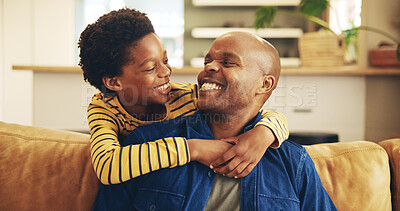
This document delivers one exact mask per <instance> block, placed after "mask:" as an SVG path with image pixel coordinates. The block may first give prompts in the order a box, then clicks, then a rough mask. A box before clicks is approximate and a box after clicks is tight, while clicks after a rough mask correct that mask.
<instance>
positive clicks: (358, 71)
mask: <svg viewBox="0 0 400 211" xmlns="http://www.w3.org/2000/svg"><path fill="white" fill-rule="evenodd" d="M12 69H13V70H31V71H34V72H51V73H80V74H82V70H81V68H80V67H61V66H23V65H14V66H12ZM201 70H202V68H194V67H183V68H181V69H177V68H174V69H173V74H182V75H185V74H198V73H199V72H200V71H201ZM282 75H304V76H400V68H395V67H392V68H376V67H367V68H360V67H357V66H342V67H312V68H311V67H299V68H282Z"/></svg>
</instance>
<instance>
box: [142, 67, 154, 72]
mask: <svg viewBox="0 0 400 211" xmlns="http://www.w3.org/2000/svg"><path fill="white" fill-rule="evenodd" d="M155 69H156V66H154V67H153V68H151V69H147V70H145V71H146V72H150V71H153V70H155Z"/></svg>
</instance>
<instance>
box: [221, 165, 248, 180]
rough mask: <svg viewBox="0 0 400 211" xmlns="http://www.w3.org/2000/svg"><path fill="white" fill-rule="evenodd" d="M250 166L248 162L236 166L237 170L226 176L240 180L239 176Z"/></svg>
mask: <svg viewBox="0 0 400 211" xmlns="http://www.w3.org/2000/svg"><path fill="white" fill-rule="evenodd" d="M248 165H249V163H247V162H241V163H240V164H239V165H237V166H236V168H235V169H234V170H232V171H231V172H229V173H227V174H225V176H226V177H234V178H238V176H239V175H240V174H241V173H242V172H243V171H244V170H245V169H246V167H247V166H248Z"/></svg>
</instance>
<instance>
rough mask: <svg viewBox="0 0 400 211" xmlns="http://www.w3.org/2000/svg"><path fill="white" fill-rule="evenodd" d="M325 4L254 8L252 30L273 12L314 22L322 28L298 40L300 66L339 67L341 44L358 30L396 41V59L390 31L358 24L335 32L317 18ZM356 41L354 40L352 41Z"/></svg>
mask: <svg viewBox="0 0 400 211" xmlns="http://www.w3.org/2000/svg"><path fill="white" fill-rule="evenodd" d="M328 5H329V2H328V0H301V2H300V4H299V10H298V11H292V10H286V9H281V8H279V9H278V8H277V7H275V6H263V7H258V8H257V10H256V13H255V21H254V25H255V27H256V29H259V28H264V27H270V26H271V25H272V23H273V20H274V17H275V14H276V13H278V12H279V13H282V14H289V15H293V16H297V17H301V18H304V19H306V20H308V21H311V22H314V23H316V24H317V25H319V26H321V27H322V28H323V29H325V32H312V33H305V34H304V35H303V36H302V37H301V38H300V39H299V52H300V58H301V60H302V65H303V66H339V65H341V64H343V61H344V58H343V55H344V45H343V44H346V45H348V44H349V43H351V42H352V41H353V42H354V40H356V38H357V32H358V31H359V30H367V31H371V32H375V33H379V34H381V35H383V36H385V37H387V38H389V39H390V40H392V41H393V42H394V43H396V45H397V47H396V49H397V50H396V53H395V55H396V57H397V60H398V61H400V43H399V41H398V40H397V39H396V38H395V37H393V36H391V35H390V34H388V33H386V32H383V31H381V30H379V29H376V28H372V27H368V26H358V27H353V28H350V29H347V30H343V31H342V32H341V33H340V34H336V33H335V32H334V31H333V30H332V29H331V28H330V27H329V24H328V23H327V22H326V21H324V20H322V19H321V18H319V16H320V15H321V14H322V12H323V11H325V10H326V8H327V6H328ZM354 43H357V42H354Z"/></svg>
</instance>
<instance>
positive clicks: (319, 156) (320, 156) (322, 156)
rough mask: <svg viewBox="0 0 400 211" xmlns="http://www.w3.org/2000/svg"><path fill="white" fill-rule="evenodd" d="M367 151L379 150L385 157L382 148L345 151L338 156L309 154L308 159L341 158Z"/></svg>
mask: <svg viewBox="0 0 400 211" xmlns="http://www.w3.org/2000/svg"><path fill="white" fill-rule="evenodd" d="M367 150H379V151H383V152H385V154H386V155H387V153H386V150H384V149H383V148H382V149H380V148H364V149H357V150H351V151H346V152H342V153H338V154H334V155H314V156H313V155H311V154H310V157H311V158H313V159H317V158H325V157H329V158H333V157H339V156H342V155H345V154H349V153H353V152H361V151H367Z"/></svg>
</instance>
